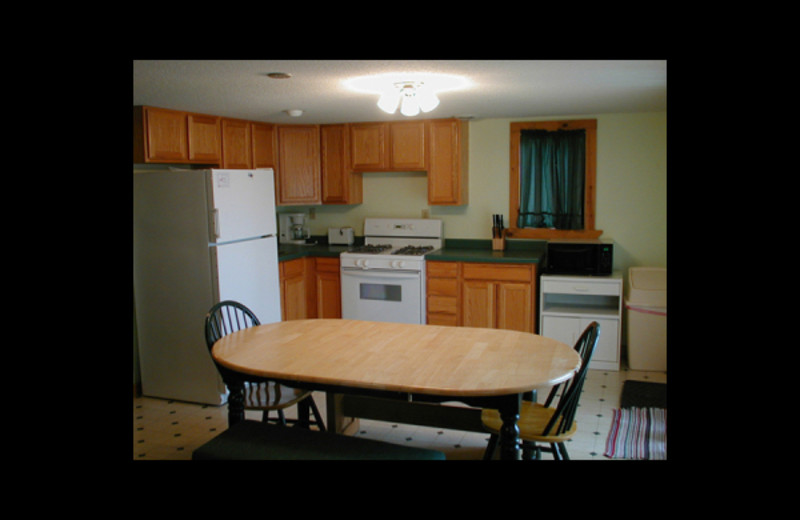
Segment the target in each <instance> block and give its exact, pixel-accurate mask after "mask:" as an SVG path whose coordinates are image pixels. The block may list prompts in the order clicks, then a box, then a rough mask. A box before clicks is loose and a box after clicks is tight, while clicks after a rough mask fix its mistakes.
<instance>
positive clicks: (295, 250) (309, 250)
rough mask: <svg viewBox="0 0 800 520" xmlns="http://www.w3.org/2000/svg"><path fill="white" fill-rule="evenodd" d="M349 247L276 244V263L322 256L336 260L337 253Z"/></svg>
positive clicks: (349, 247) (347, 249)
mask: <svg viewBox="0 0 800 520" xmlns="http://www.w3.org/2000/svg"><path fill="white" fill-rule="evenodd" d="M351 248H352V247H351V246H343V245H335V246H331V245H328V244H314V245H303V246H300V245H294V244H278V261H279V262H284V261H286V260H295V259H297V258H303V257H304V256H324V257H331V258H338V257H339V253H342V252H344V251H349V250H350V249H351Z"/></svg>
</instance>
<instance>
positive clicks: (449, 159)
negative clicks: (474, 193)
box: [428, 119, 469, 205]
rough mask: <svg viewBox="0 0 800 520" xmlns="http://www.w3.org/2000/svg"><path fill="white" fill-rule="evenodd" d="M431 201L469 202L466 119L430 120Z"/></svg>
mask: <svg viewBox="0 0 800 520" xmlns="http://www.w3.org/2000/svg"><path fill="white" fill-rule="evenodd" d="M429 125H430V126H429V150H428V153H429V162H428V204H431V205H435V204H441V205H461V204H467V202H468V185H469V183H468V177H467V167H468V162H469V161H468V157H469V134H468V128H469V127H468V126H467V123H466V122H465V121H460V120H458V119H432V120H430V121H429Z"/></svg>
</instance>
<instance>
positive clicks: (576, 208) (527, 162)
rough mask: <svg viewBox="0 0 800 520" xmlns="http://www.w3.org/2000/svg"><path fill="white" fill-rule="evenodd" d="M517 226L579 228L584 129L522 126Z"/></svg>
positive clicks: (582, 183) (581, 199)
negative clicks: (531, 128) (551, 128)
mask: <svg viewBox="0 0 800 520" xmlns="http://www.w3.org/2000/svg"><path fill="white" fill-rule="evenodd" d="M519 152H520V192H519V198H520V201H519V202H520V206H519V219H518V221H517V226H518V227H521V228H522V227H526V228H555V229H583V199H584V188H585V180H586V177H585V176H586V132H585V131H584V130H559V131H556V132H551V131H548V130H522V131H521V133H520V145H519Z"/></svg>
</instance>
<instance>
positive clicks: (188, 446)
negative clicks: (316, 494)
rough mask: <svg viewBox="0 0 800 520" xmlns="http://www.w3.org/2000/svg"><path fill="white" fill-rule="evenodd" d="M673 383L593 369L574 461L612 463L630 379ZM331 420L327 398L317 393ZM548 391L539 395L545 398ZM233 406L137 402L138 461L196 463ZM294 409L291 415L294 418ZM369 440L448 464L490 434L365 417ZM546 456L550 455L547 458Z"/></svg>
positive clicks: (655, 375) (478, 450) (471, 454)
mask: <svg viewBox="0 0 800 520" xmlns="http://www.w3.org/2000/svg"><path fill="white" fill-rule="evenodd" d="M628 379H632V380H638V381H651V382H658V383H666V382H667V374H666V372H644V371H636V370H629V369H625V368H623V369H622V370H620V371H611V370H592V369H590V370H589V371H588V373H587V376H586V382H585V383H584V389H583V394H582V395H581V399H580V403H579V406H578V411H577V415H576V418H575V420H576V421H577V423H578V431H577V433H576V434H575V435H574V436H573V438H572V439H571V440H570V441H568V442H567V445H566V446H567V451H568V452H569V456H570V458H571V459H573V460H610V459H608V458H606V457H604V456H603V451H604V450H605V442H606V437H607V436H608V432H609V429H610V427H611V419H612V410H613V409H614V408H618V407H619V398H620V394H621V392H622V384H623V383H624V382H625V381H626V380H628ZM313 396H314V399H315V401H316V403H317V406H318V408H319V409H320V412H321V413H322V415H323V418H325V395H324V394H323V393H319V392H315V393H314V394H313ZM546 396H547V391H546V390H542V391H540V392H539V400H540V401H542V400H543V399H544V397H546ZM227 410H228V409H227V406H209V405H200V404H195V403H185V402H180V401H172V400H166V399H156V398H151V397H135V398H134V399H133V458H134V460H190V459H191V457H192V451H193V450H194V449H196V448H197V447H199V446H201V445H202V444H204V443H206V442H207V441H209V440H210V439H212V438H213V437H215V436H217V435H219V434H220V433H221V432H222V431H224V430H225V429H226V428H227V426H228V418H227V413H228V412H227ZM294 410H296V407H293V408H292V409H290V410H289V411H288V412H287V417H292V414H293V412H294ZM246 418H247V419H253V420H260V419H261V413H260V412H250V411H248V412H246ZM355 435H358V436H361V437H364V438H370V439H376V440H382V441H385V442H394V443H398V444H404V445H408V446H418V447H427V448H432V449H437V450H440V451H443V452H444V453H445V455H446V457H447V459H448V460H479V459H481V458H482V457H483V453H484V450H485V449H486V444H487V441H488V439H489V435H488V434H483V433H475V432H464V431H458V430H448V429H443V428H432V427H426V426H415V425H409V424H401V423H392V422H382V421H373V420H369V419H360V423H359V429H358V432H357V433H356V434H355ZM543 457H545V458H548V457H550V455H549V454H546V453H545V454H543Z"/></svg>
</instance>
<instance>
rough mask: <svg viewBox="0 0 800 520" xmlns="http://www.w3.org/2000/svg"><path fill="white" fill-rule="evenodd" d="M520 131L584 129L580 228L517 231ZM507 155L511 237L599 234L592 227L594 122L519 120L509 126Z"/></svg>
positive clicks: (590, 236) (593, 211)
mask: <svg viewBox="0 0 800 520" xmlns="http://www.w3.org/2000/svg"><path fill="white" fill-rule="evenodd" d="M522 130H548V131H551V132H554V131H556V130H585V131H586V184H585V186H584V199H583V226H584V227H583V229H544V228H518V227H517V217H518V216H519V185H520V182H519V139H520V133H521V131H522ZM510 141H511V147H510V148H511V152H510V160H509V164H510V168H509V169H510V179H509V188H510V189H509V203H508V215H509V226H510V227H509V228H508V229H507V230H506V236H507V237H511V238H538V239H551V238H597V237H599V236H600V235H601V234H602V233H603V231H602V230H600V229H595V228H594V219H595V187H596V186H595V185H596V174H597V119H570V120H562V121H522V122H513V123H511V137H510Z"/></svg>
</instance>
